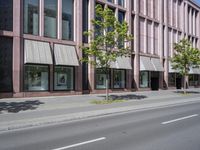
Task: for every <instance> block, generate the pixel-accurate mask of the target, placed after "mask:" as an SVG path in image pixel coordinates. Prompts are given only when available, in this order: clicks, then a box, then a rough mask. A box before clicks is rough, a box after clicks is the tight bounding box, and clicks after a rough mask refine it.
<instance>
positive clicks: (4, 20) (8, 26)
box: [0, 0, 13, 31]
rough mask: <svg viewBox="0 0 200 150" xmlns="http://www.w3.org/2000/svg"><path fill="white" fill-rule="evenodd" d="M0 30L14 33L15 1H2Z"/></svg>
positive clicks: (0, 1) (0, 2) (0, 5)
mask: <svg viewBox="0 0 200 150" xmlns="http://www.w3.org/2000/svg"><path fill="white" fill-rule="evenodd" d="M0 30H7V31H13V0H0Z"/></svg>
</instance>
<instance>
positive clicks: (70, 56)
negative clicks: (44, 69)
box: [54, 44, 79, 66]
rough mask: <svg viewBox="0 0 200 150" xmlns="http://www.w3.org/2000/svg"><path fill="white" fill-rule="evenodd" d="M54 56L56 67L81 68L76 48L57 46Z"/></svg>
mask: <svg viewBox="0 0 200 150" xmlns="http://www.w3.org/2000/svg"><path fill="white" fill-rule="evenodd" d="M54 56H55V63H56V65H65V66H79V61H78V57H77V54H76V50H75V47H74V46H68V45H61V44H55V45H54Z"/></svg>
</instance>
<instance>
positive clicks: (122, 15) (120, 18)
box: [118, 11, 125, 23]
mask: <svg viewBox="0 0 200 150" xmlns="http://www.w3.org/2000/svg"><path fill="white" fill-rule="evenodd" d="M124 20H125V13H124V12H122V11H119V12H118V21H119V22H120V23H123V21H124Z"/></svg>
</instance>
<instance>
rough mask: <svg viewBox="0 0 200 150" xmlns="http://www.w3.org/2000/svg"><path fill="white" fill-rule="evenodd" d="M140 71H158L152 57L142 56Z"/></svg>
mask: <svg viewBox="0 0 200 150" xmlns="http://www.w3.org/2000/svg"><path fill="white" fill-rule="evenodd" d="M140 71H156V70H155V68H154V65H153V63H152V61H151V59H150V57H145V56H140Z"/></svg>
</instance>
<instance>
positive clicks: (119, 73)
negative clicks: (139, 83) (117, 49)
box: [113, 70, 125, 89]
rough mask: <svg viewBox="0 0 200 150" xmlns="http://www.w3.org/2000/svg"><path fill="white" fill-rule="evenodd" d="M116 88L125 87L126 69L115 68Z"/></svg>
mask: <svg viewBox="0 0 200 150" xmlns="http://www.w3.org/2000/svg"><path fill="white" fill-rule="evenodd" d="M113 76H114V77H113V78H114V83H113V84H114V88H115V89H123V88H125V70H114V73H113Z"/></svg>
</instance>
